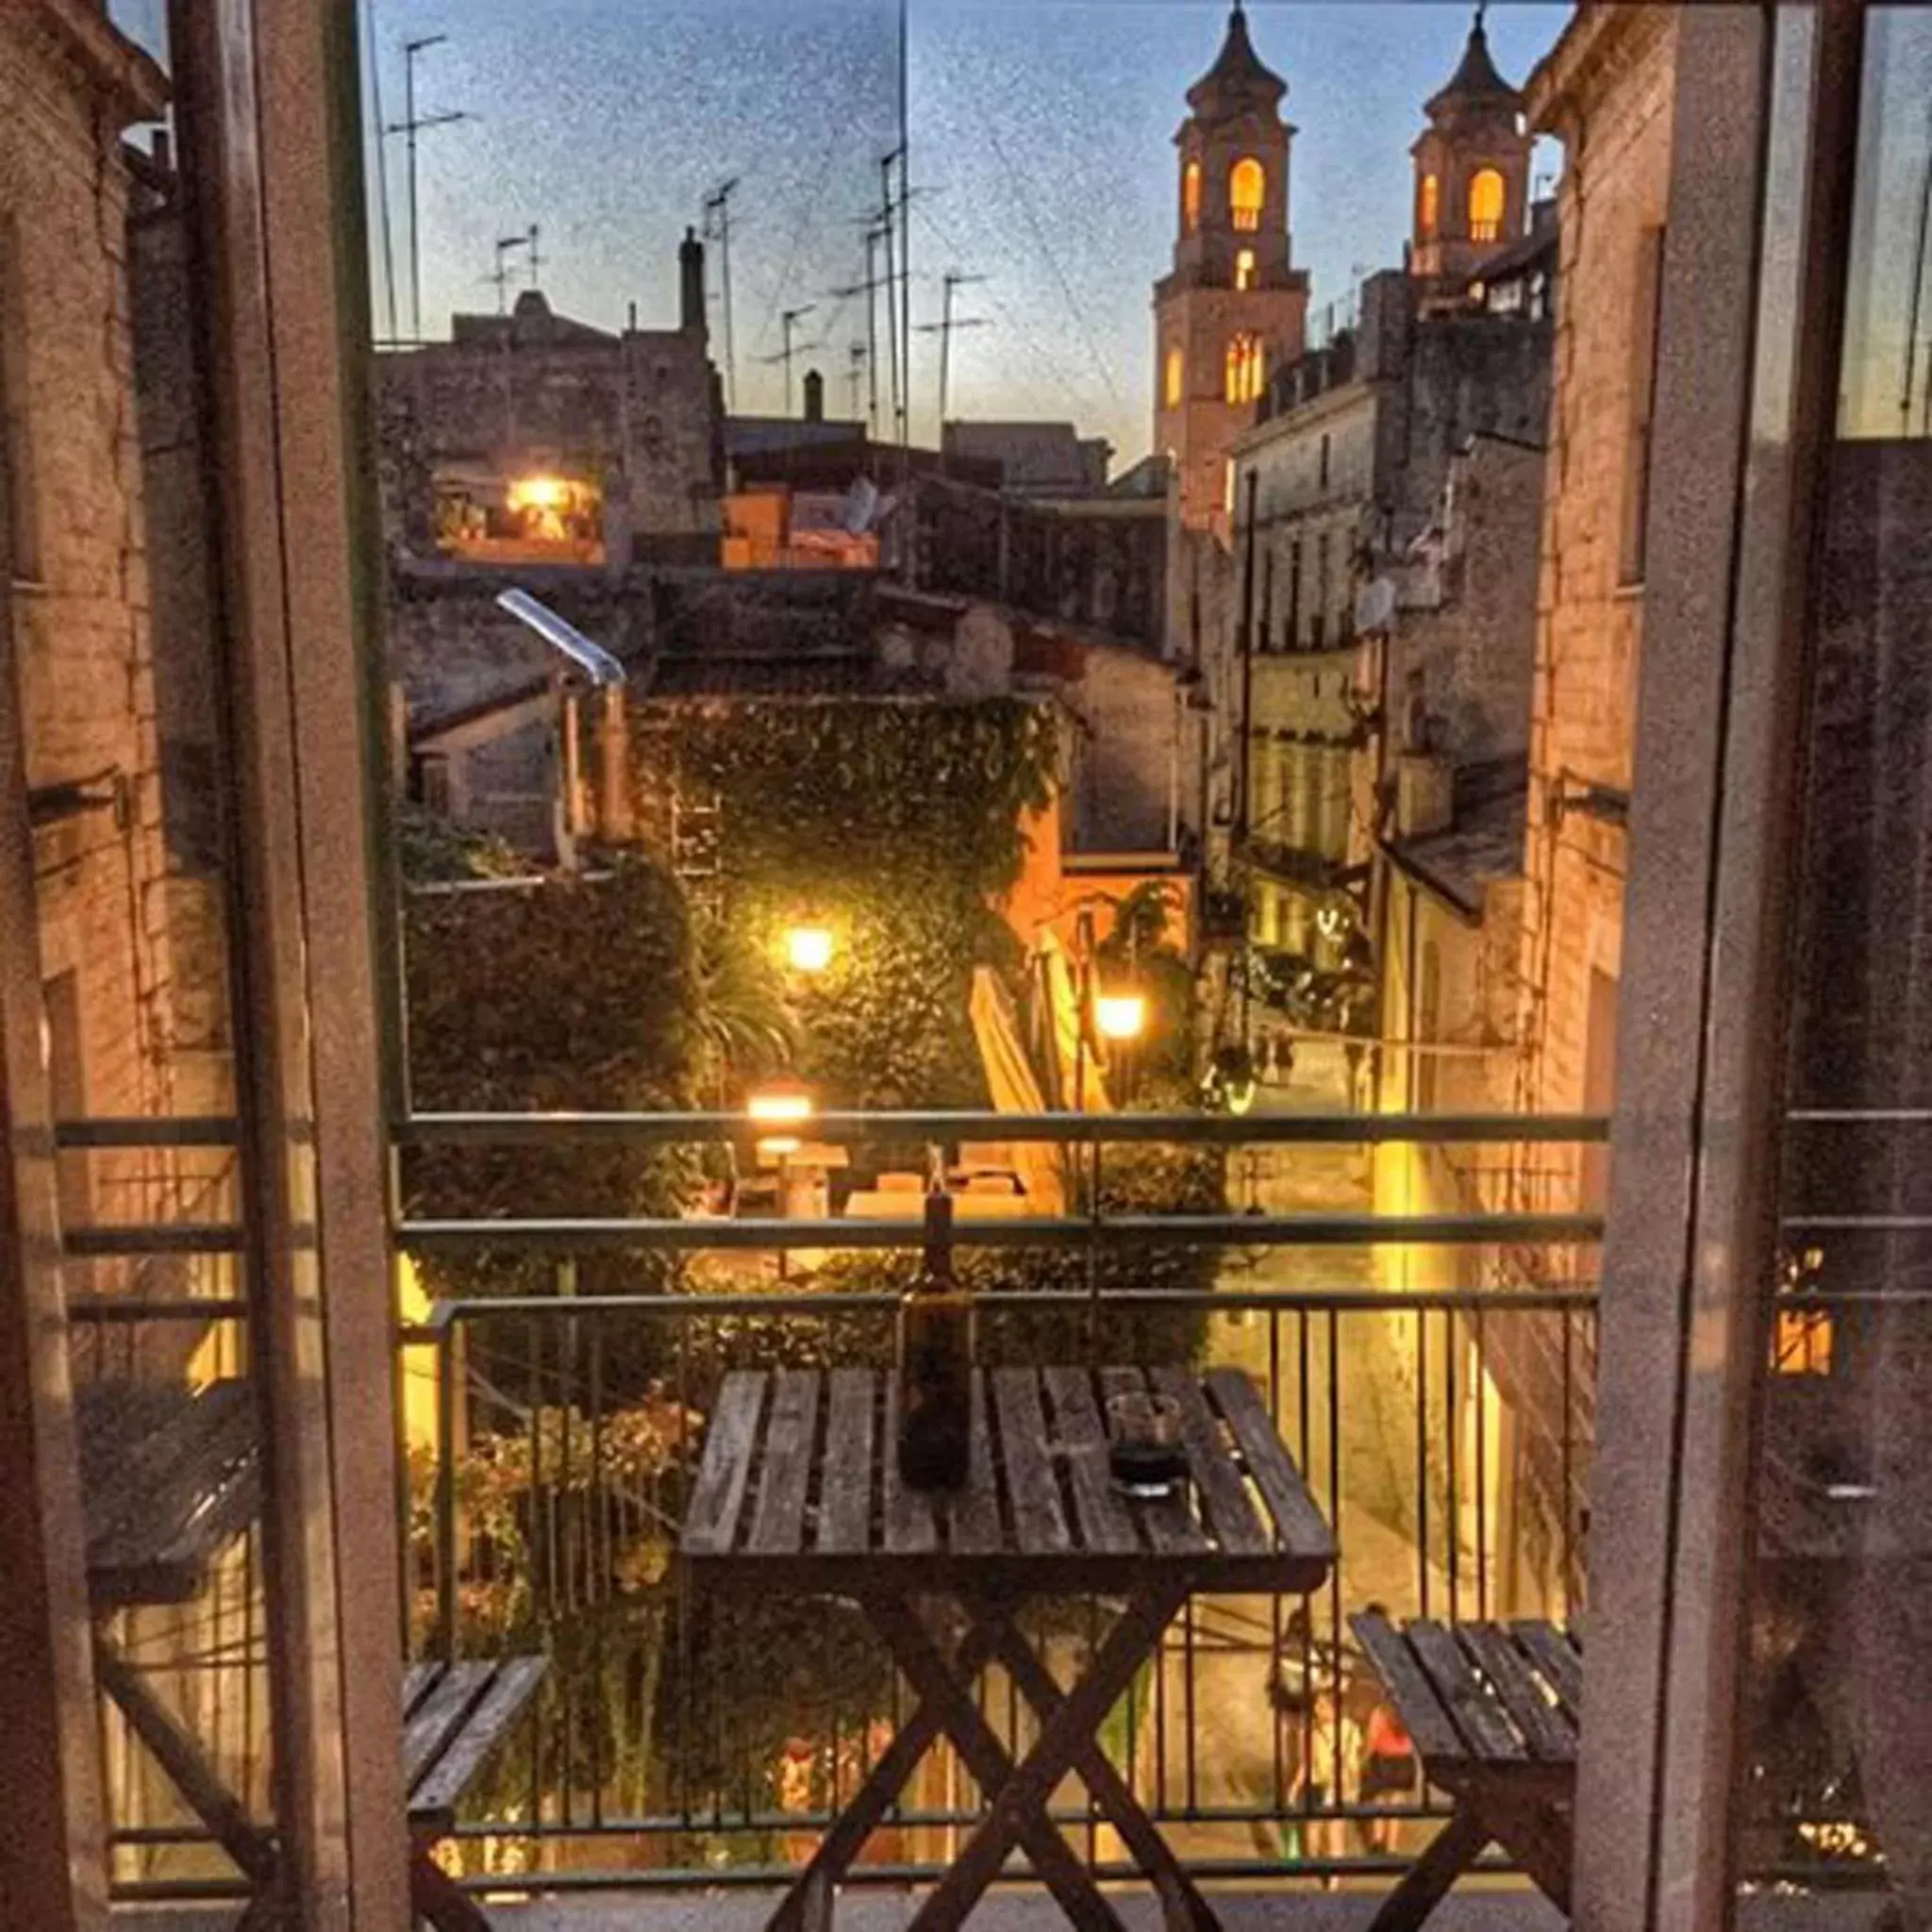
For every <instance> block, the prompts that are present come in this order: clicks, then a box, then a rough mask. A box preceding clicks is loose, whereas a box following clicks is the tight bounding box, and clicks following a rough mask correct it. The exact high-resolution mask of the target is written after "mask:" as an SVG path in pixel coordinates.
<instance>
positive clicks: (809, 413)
mask: <svg viewBox="0 0 1932 1932" xmlns="http://www.w3.org/2000/svg"><path fill="white" fill-rule="evenodd" d="M805 420H806V421H807V422H808V423H823V422H824V420H825V378H824V376H823V375H820V374H819V373H818V371H817V370H816V369H808V370H807V371H806V372H805Z"/></svg>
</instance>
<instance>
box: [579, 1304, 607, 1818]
mask: <svg viewBox="0 0 1932 1932" xmlns="http://www.w3.org/2000/svg"><path fill="white" fill-rule="evenodd" d="M588 1395H589V1401H590V1406H591V1484H590V1494H591V1507H590V1520H589V1523H588V1524H587V1525H586V1527H587V1532H588V1533H587V1535H586V1538H585V1541H586V1543H587V1545H588V1548H587V1550H586V1553H585V1557H584V1561H585V1563H586V1565H587V1566H588V1571H589V1574H588V1578H587V1582H588V1587H589V1591H590V1596H591V1603H592V1605H593V1606H594V1607H596V1609H597V1612H598V1614H597V1615H596V1617H595V1619H594V1620H593V1622H592V1624H591V1659H592V1662H593V1664H594V1666H595V1670H594V1676H595V1681H596V1683H597V1686H598V1691H599V1696H598V1708H596V1709H593V1710H592V1711H591V1824H593V1825H595V1826H597V1827H598V1828H599V1829H601V1828H602V1826H603V1824H604V1776H605V1773H604V1725H603V1722H602V1719H603V1710H602V1704H603V1696H602V1692H603V1686H604V1672H605V1665H606V1661H607V1659H606V1657H605V1655H604V1624H605V1618H604V1615H603V1609H604V1606H605V1605H606V1604H607V1603H608V1600H609V1578H610V1522H609V1516H608V1510H609V1499H608V1495H607V1493H606V1491H605V1487H604V1324H603V1323H602V1322H601V1321H596V1322H592V1323H591V1368H590V1387H589V1391H588Z"/></svg>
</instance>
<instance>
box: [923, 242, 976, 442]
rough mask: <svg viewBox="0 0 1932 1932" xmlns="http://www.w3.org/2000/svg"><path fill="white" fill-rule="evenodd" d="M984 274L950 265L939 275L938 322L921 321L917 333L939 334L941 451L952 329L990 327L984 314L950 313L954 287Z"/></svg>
mask: <svg viewBox="0 0 1932 1932" xmlns="http://www.w3.org/2000/svg"><path fill="white" fill-rule="evenodd" d="M985 279H986V277H985V276H984V275H961V274H960V273H959V271H958V269H949V270H948V271H947V272H946V274H945V275H943V276H941V284H942V288H943V291H944V292H943V293H942V294H941V298H940V319H939V321H937V322H923V323H921V324H920V325H919V333H920V334H921V335H923V336H938V337H939V339H940V447H941V451H943V449H944V447H945V440H946V384H947V380H948V378H949V376H950V375H951V372H952V361H953V358H952V349H953V331H954V330H955V329H958V328H991V326H992V325H991V321H990V320H989V319H988V318H987V317H986V316H984V315H955V314H954V313H953V291H954V290H955V289H963V288H964V287H966V285H967V284H968V283H969V282H983V281H985Z"/></svg>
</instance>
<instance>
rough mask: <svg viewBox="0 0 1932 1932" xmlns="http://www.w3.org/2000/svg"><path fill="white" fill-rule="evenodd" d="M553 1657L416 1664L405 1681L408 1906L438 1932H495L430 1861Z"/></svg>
mask: <svg viewBox="0 0 1932 1932" xmlns="http://www.w3.org/2000/svg"><path fill="white" fill-rule="evenodd" d="M548 1668H549V1659H548V1658H547V1657H489V1658H482V1659H466V1660H464V1661H461V1662H458V1663H423V1664H412V1665H410V1667H409V1670H408V1674H407V1675H406V1676H405V1677H404V1679H403V1785H404V1789H405V1790H407V1791H408V1794H409V1902H410V1905H411V1906H412V1907H413V1908H414V1910H415V1913H416V1916H417V1917H418V1918H422V1919H427V1920H428V1921H429V1923H430V1924H432V1925H434V1926H435V1927H436V1928H437V1932H489V1925H490V1921H489V1920H488V1919H486V1918H485V1917H484V1916H483V1914H482V1912H481V1911H480V1910H479V1909H478V1908H477V1907H476V1906H475V1903H474V1902H473V1901H472V1899H471V1898H470V1895H469V1894H468V1893H467V1892H466V1891H464V1890H463V1889H462V1887H461V1886H459V1885H458V1883H457V1882H456V1880H455V1879H453V1878H452V1877H450V1875H449V1874H447V1873H446V1872H444V1871H443V1870H442V1868H441V1866H440V1865H439V1864H437V1862H436V1860H435V1859H434V1858H433V1857H431V1856H430V1854H431V1853H432V1852H433V1851H434V1850H435V1848H436V1846H437V1845H438V1844H439V1843H441V1840H444V1839H446V1838H447V1837H448V1836H449V1835H450V1833H451V1832H452V1831H453V1830H454V1829H455V1828H456V1821H457V1807H458V1805H459V1804H460V1803H461V1802H462V1798H463V1793H464V1792H465V1791H467V1790H469V1788H470V1786H471V1784H472V1783H474V1782H475V1776H476V1774H477V1773H478V1772H479V1771H481V1770H482V1769H483V1766H484V1764H485V1762H486V1761H487V1760H488V1759H489V1757H490V1756H491V1753H492V1752H493V1751H494V1750H495V1749H496V1747H497V1746H498V1745H499V1744H500V1743H502V1741H503V1740H504V1738H505V1737H506V1736H507V1735H508V1731H509V1728H510V1726H511V1725H512V1724H515V1723H516V1721H517V1719H518V1718H519V1717H520V1716H522V1714H523V1711H524V1708H525V1706H526V1705H527V1704H528V1703H529V1701H530V1699H531V1698H532V1696H534V1695H535V1694H536V1690H537V1687H538V1685H539V1684H541V1682H542V1681H543V1673H544V1672H545V1671H546V1670H547V1669H548Z"/></svg>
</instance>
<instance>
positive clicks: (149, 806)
mask: <svg viewBox="0 0 1932 1932" xmlns="http://www.w3.org/2000/svg"><path fill="white" fill-rule="evenodd" d="M165 97H166V88H165V83H164V81H163V78H162V75H160V73H159V71H158V69H157V68H156V67H155V66H154V64H153V63H152V62H151V61H150V60H149V59H148V58H146V57H145V56H144V55H143V54H142V53H141V52H140V51H139V50H138V49H136V48H135V47H134V46H133V45H132V43H131V42H127V41H125V39H123V38H122V36H121V35H120V34H118V33H117V32H116V31H115V30H114V29H113V27H112V26H110V25H109V24H108V20H107V16H106V14H105V13H104V12H103V11H102V10H101V9H100V8H97V7H93V6H90V5H87V4H85V0H30V4H25V5H20V6H12V7H8V8H7V9H6V10H5V12H4V13H0V423H4V428H5V437H4V442H0V507H4V515H0V585H4V586H5V587H6V594H5V596H4V598H0V660H4V665H5V670H4V675H7V676H8V677H9V678H11V679H13V680H14V682H15V686H16V690H17V693H18V697H19V701H20V707H21V714H22V718H23V722H24V726H25V753H26V770H27V783H28V787H29V798H28V804H29V809H30V814H31V818H32V822H33V827H34V831H33V840H34V868H35V875H36V895H37V903H38V917H39V924H40V941H41V974H42V991H43V997H44V1001H45V1011H46V1021H47V1028H48V1036H49V1042H50V1047H51V1072H52V1078H53V1091H54V1102H55V1107H56V1109H57V1111H58V1113H59V1114H60V1115H62V1116H64V1117H73V1116H77V1115H82V1114H95V1115H109V1114H123V1115H125V1114H152V1113H164V1112H166V1111H168V1110H169V1108H170V1104H171V1094H172V1085H173V1081H172V1058H173V1045H174V1037H173V1017H172V989H171V979H172V974H173V958H172V952H171V947H170V943H169V930H168V912H169V901H168V891H167V885H166V880H167V874H168V858H167V850H166V842H165V839H164V835H163V825H162V785H161V773H160V756H159V744H158V731H157V724H156V695H155V689H156V681H155V663H154V633H153V610H152V598H151V595H150V590H149V582H148V555H147V535H146V526H145V523H144V518H143V502H142V441H141V436H140V433H139V428H138V425H137V420H136V408H135V393H134V380H133V350H132V341H131V330H130V322H129V295H128V277H127V259H126V248H127V216H128V206H129V176H128V170H127V166H126V164H125V160H124V158H123V155H122V149H121V136H122V131H123V129H124V128H125V127H127V126H128V125H131V124H134V123H138V122H144V121H151V120H154V119H156V118H157V117H158V115H159V114H160V113H161V111H162V108H163V105H164V102H165ZM60 1191H61V1208H62V1213H63V1217H64V1218H65V1219H66V1220H67V1221H68V1222H69V1223H70V1224H86V1223H88V1222H109V1221H114V1220H124V1221H127V1220H138V1219H145V1218H149V1217H157V1218H164V1217H165V1216H166V1215H167V1214H168V1213H169V1212H170V1211H171V1209H172V1208H173V1207H174V1205H175V1171H174V1169H173V1167H172V1165H171V1164H170V1163H169V1161H168V1160H167V1158H165V1157H164V1156H161V1155H158V1154H145V1153H142V1154H135V1153H126V1154H115V1155H109V1156H96V1157H86V1156H80V1155H74V1156H66V1157H63V1158H62V1162H61V1173H60ZM99 1272H100V1274H101V1276H102V1279H101V1282H100V1284H99V1285H102V1286H108V1285H111V1283H110V1280H109V1271H108V1270H105V1269H103V1270H101V1271H99Z"/></svg>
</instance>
